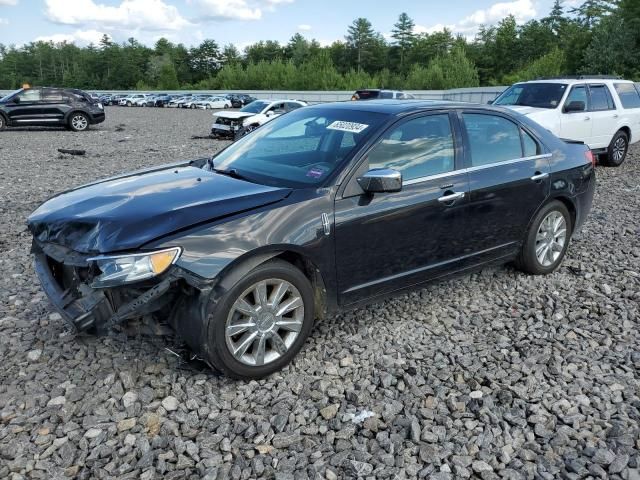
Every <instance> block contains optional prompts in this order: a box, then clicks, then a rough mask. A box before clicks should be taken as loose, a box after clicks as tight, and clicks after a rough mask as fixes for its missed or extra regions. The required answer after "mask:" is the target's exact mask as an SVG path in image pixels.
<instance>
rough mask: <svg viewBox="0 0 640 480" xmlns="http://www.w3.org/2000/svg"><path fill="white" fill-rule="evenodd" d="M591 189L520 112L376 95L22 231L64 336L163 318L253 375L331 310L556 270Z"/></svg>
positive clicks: (327, 107)
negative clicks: (462, 277)
mask: <svg viewBox="0 0 640 480" xmlns="http://www.w3.org/2000/svg"><path fill="white" fill-rule="evenodd" d="M594 185H595V173H594V166H593V156H592V154H591V152H590V151H589V149H588V147H587V146H585V145H584V144H582V143H575V142H574V143H567V142H564V141H562V140H560V139H558V138H556V137H555V136H553V135H552V134H551V133H549V132H548V131H547V130H545V129H544V128H542V127H540V126H539V125H537V124H536V123H534V122H533V121H531V120H529V119H528V118H527V117H525V116H522V115H520V114H518V113H516V112H513V111H510V110H508V109H503V108H502V107H492V106H480V105H471V104H456V103H446V102H426V101H413V100H412V101H405V100H400V101H398V100H392V101H386V100H372V101H369V102H344V103H335V104H324V105H318V106H312V107H305V108H301V109H298V110H295V111H292V112H290V113H287V114H286V115H283V116H281V117H279V118H276V119H275V120H273V121H272V122H269V123H267V124H265V125H264V126H262V127H261V128H259V129H257V130H255V131H254V132H252V133H251V134H249V135H247V136H246V137H243V138H242V139H240V140H239V141H237V142H236V143H233V144H231V145H230V146H228V147H227V148H226V149H225V150H223V151H221V152H220V153H218V154H216V155H215V156H213V157H212V158H203V159H199V160H192V161H189V162H182V163H176V164H171V165H165V166H161V167H155V168H150V169H147V170H144V171H138V172H134V173H130V174H126V175H123V176H119V177H114V178H110V179H106V180H102V181H98V182H95V183H92V184H89V185H86V186H83V187H79V188H76V189H73V190H70V191H67V192H64V193H61V194H59V195H57V196H54V197H53V198H51V199H50V200H48V201H47V202H45V203H44V204H43V205H42V206H40V207H39V208H38V209H37V210H36V211H35V212H34V213H33V214H32V215H31V216H30V217H29V220H28V225H29V229H30V231H31V233H32V234H33V253H34V255H35V266H36V272H37V274H38V276H39V278H40V281H41V283H42V286H43V288H44V290H45V291H46V293H47V294H48V296H49V298H50V299H51V301H52V303H53V304H54V306H55V307H56V308H57V309H58V310H59V311H60V312H61V314H62V315H63V316H64V318H65V319H66V320H67V321H68V322H69V323H71V324H72V325H74V326H75V328H76V329H78V330H89V331H94V332H104V331H108V330H109V329H110V328H114V327H116V326H118V325H120V324H122V322H128V321H132V320H133V319H136V320H139V319H144V320H146V321H153V322H158V325H161V326H165V327H166V326H170V327H172V328H173V329H174V330H175V331H176V332H177V333H178V334H179V335H180V336H181V337H182V338H183V339H184V341H185V342H186V343H187V344H188V346H189V347H190V349H192V350H193V352H194V353H196V354H197V355H199V356H201V358H203V359H204V360H206V361H207V362H208V363H209V365H211V366H212V367H214V368H216V369H218V370H220V371H222V372H224V373H225V374H227V375H229V376H232V377H235V378H261V377H264V376H266V375H269V374H270V373H272V372H275V371H277V370H279V369H281V368H283V367H284V366H285V365H287V364H288V363H289V362H290V361H291V360H292V358H293V357H294V356H295V355H296V353H297V352H298V351H299V350H300V348H301V347H302V345H303V343H304V342H305V339H306V337H307V336H308V335H309V333H310V332H311V330H312V327H313V325H314V322H315V321H317V320H320V319H322V318H325V317H327V316H331V315H335V314H336V313H337V312H339V311H340V310H342V309H345V308H351V307H354V306H357V305H362V304H364V303H367V302H371V301H373V300H374V299H378V298H380V297H384V296H388V295H391V294H395V293H397V292H400V291H403V290H406V289H408V288H416V287H418V286H419V285H421V284H423V283H424V282H426V281H430V280H434V279H441V278H444V277H447V276H450V275H452V274H458V273H462V272H465V271H468V270H470V269H473V268H477V267H480V266H483V265H486V264H488V263H496V262H497V263H506V262H514V263H515V265H516V266H517V267H518V268H520V269H521V270H522V271H524V272H527V273H530V274H548V273H551V272H553V271H554V270H555V269H556V268H557V267H558V265H559V264H560V262H561V261H562V259H563V257H564V255H565V253H566V251H567V248H568V246H569V241H570V239H571V236H572V234H573V233H574V232H575V231H577V230H578V229H579V228H580V227H581V225H582V223H583V222H584V220H585V217H586V216H587V214H588V212H589V210H590V208H591V202H592V199H593V194H594ZM433 301H434V302H436V301H438V300H437V299H434V300H433Z"/></svg>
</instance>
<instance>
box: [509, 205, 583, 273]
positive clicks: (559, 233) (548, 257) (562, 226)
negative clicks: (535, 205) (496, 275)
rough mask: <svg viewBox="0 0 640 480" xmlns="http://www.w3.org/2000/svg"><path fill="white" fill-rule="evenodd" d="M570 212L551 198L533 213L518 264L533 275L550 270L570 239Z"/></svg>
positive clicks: (555, 265) (560, 256) (557, 261)
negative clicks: (533, 216)
mask: <svg viewBox="0 0 640 480" xmlns="http://www.w3.org/2000/svg"><path fill="white" fill-rule="evenodd" d="M571 233H572V224H571V215H570V214H569V210H567V207H566V206H565V205H564V203H562V202H560V201H558V200H553V201H551V202H549V203H548V204H546V205H545V206H544V207H542V209H541V210H540V211H539V212H538V213H537V214H536V216H535V218H534V219H533V222H531V226H530V227H529V231H528V232H527V237H526V238H525V241H524V244H523V245H522V250H521V251H520V255H519V256H518V258H517V260H516V265H517V267H518V268H519V269H520V270H522V271H523V272H525V273H530V274H532V275H547V274H549V273H552V272H553V271H554V270H555V269H556V268H558V266H559V265H560V263H561V262H562V259H563V258H564V256H565V254H566V253H567V248H568V247H569V241H570V239H571Z"/></svg>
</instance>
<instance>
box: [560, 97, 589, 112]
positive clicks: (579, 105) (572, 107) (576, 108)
mask: <svg viewBox="0 0 640 480" xmlns="http://www.w3.org/2000/svg"><path fill="white" fill-rule="evenodd" d="M586 109H587V106H586V105H585V103H584V102H583V101H581V100H574V101H573V102H570V103H569V104H568V105H566V106H565V107H564V113H575V112H584V111H585V110H586Z"/></svg>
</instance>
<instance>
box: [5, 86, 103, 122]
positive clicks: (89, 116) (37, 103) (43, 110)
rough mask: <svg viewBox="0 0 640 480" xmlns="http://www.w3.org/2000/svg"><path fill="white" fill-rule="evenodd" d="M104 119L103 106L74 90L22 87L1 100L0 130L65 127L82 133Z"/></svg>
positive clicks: (87, 95)
mask: <svg viewBox="0 0 640 480" xmlns="http://www.w3.org/2000/svg"><path fill="white" fill-rule="evenodd" d="M104 119H105V115H104V108H103V106H102V104H101V103H100V102H99V101H97V100H95V99H93V98H91V96H90V95H89V94H87V93H85V92H83V91H82V90H77V89H74V88H64V89H63V88H40V87H35V88H23V89H20V90H18V91H17V92H13V93H10V94H9V95H7V96H6V97H3V98H1V99H0V130H2V129H4V128H5V127H18V126H34V125H36V126H49V125H64V126H66V127H68V128H70V129H71V130H74V131H76V132H81V131H83V130H87V129H88V128H89V125H93V124H96V123H101V122H104Z"/></svg>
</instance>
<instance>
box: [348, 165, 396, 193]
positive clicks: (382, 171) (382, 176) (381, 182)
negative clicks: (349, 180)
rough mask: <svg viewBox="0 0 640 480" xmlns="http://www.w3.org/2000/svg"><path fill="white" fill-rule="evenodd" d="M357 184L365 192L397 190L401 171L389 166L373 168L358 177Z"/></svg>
mask: <svg viewBox="0 0 640 480" xmlns="http://www.w3.org/2000/svg"><path fill="white" fill-rule="evenodd" d="M358 184H359V185H360V186H361V187H362V189H363V190H364V191H365V192H367V193H384V192H399V191H400V190H402V173H400V172H399V171H397V170H393V169H391V168H373V169H371V170H369V171H368V172H367V173H365V174H364V175H363V176H362V177H360V178H358Z"/></svg>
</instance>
